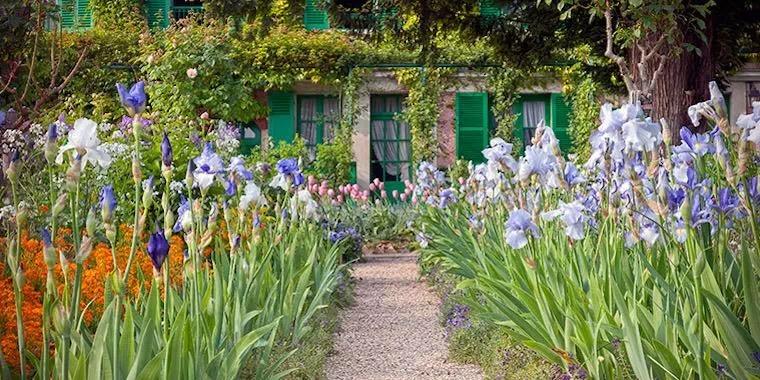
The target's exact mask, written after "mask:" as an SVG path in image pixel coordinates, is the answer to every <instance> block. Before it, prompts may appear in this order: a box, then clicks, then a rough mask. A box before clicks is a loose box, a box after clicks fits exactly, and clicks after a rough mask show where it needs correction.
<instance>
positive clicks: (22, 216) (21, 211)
mask: <svg viewBox="0 0 760 380" xmlns="http://www.w3.org/2000/svg"><path fill="white" fill-rule="evenodd" d="M27 216H29V210H27V208H26V203H24V202H21V203H19V204H18V207H17V208H16V225H17V226H18V227H19V228H20V227H21V226H23V225H24V224H26V219H27Z"/></svg>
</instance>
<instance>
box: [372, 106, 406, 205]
mask: <svg viewBox="0 0 760 380" xmlns="http://www.w3.org/2000/svg"><path fill="white" fill-rule="evenodd" d="M403 100H404V96H403V95H372V96H371V97H370V179H374V178H379V179H380V180H382V181H383V182H385V183H386V191H388V192H390V191H393V190H399V189H403V188H404V183H403V181H405V180H411V178H412V165H411V157H412V145H411V134H410V132H409V125H408V124H406V123H402V122H400V121H398V120H397V115H398V114H399V113H400V112H401V111H403V108H404V105H403Z"/></svg>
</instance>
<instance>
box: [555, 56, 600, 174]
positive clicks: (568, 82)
mask: <svg viewBox="0 0 760 380" xmlns="http://www.w3.org/2000/svg"><path fill="white" fill-rule="evenodd" d="M570 57H572V58H573V59H575V60H576V63H574V64H573V65H570V66H566V67H563V68H561V69H560V70H559V71H560V75H561V76H562V82H563V83H564V88H563V90H562V92H563V94H564V95H565V97H566V99H568V100H569V101H570V104H571V107H572V110H571V112H570V136H571V137H572V140H573V148H572V153H573V154H575V155H576V156H577V157H578V161H579V162H585V161H586V160H588V157H589V156H590V154H591V145H590V144H589V138H590V137H591V132H593V131H594V130H595V129H596V127H597V123H598V121H599V103H598V101H597V97H598V95H599V92H601V88H600V87H601V85H600V84H599V83H598V81H597V80H596V79H595V77H594V76H593V75H592V74H591V73H590V71H592V70H589V67H590V66H600V65H602V62H601V61H602V60H603V58H601V57H598V56H594V55H593V52H592V50H591V47H589V46H581V47H578V48H575V49H573V51H572V52H571V53H570Z"/></svg>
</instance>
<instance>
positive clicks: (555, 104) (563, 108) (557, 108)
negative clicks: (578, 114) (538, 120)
mask: <svg viewBox="0 0 760 380" xmlns="http://www.w3.org/2000/svg"><path fill="white" fill-rule="evenodd" d="M550 102H551V127H552V129H553V130H554V135H555V136H557V140H559V148H560V149H561V150H562V153H564V154H567V153H569V152H570V149H571V148H572V146H573V140H572V139H571V138H570V111H571V108H570V104H569V103H567V102H565V97H564V96H563V95H562V94H560V93H553V94H551V97H550Z"/></svg>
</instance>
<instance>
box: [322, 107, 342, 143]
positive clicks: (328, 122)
mask: <svg viewBox="0 0 760 380" xmlns="http://www.w3.org/2000/svg"><path fill="white" fill-rule="evenodd" d="M324 119H325V120H324V127H323V128H324V129H323V132H322V141H323V142H329V141H332V139H333V131H335V128H337V127H338V124H339V123H340V101H339V99H338V98H332V97H330V98H325V101H324Z"/></svg>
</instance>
